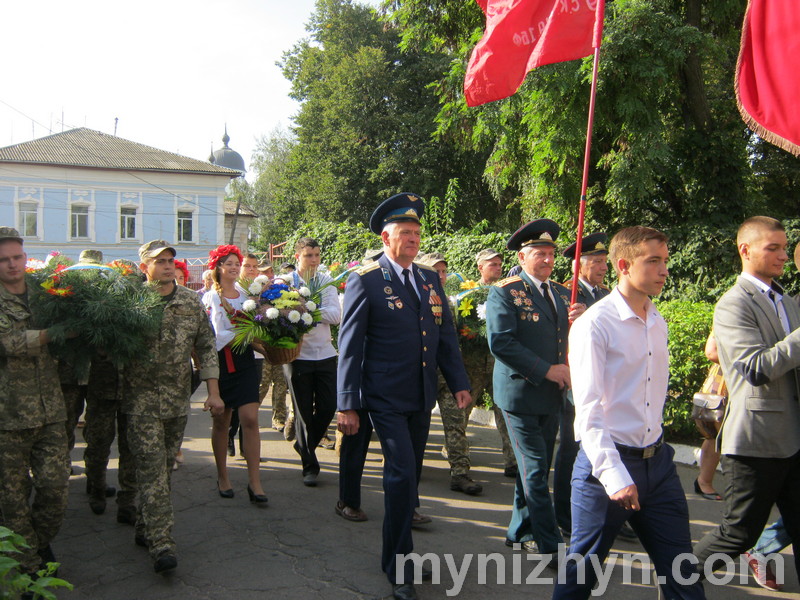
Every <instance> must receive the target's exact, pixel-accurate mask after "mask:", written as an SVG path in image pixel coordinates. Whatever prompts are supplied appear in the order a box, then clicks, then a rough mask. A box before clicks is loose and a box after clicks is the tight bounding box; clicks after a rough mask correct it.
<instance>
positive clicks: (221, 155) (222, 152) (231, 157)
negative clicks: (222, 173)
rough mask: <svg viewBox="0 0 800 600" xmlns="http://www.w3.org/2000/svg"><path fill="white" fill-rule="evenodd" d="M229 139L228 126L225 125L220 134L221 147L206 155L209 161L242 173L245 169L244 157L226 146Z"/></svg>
mask: <svg viewBox="0 0 800 600" xmlns="http://www.w3.org/2000/svg"><path fill="white" fill-rule="evenodd" d="M229 141H231V138H230V136H229V135H228V126H227V125H226V126H225V135H223V136H222V144H223V145H222V148H220V149H219V150H216V151H214V152H212V153H211V156H209V157H208V159H209V162H211V163H213V164H215V165H217V166H220V167H227V168H228V169H235V170H237V171H241V172H242V173H244V172H245V171H247V169H245V168H244V159H243V158H242V155H241V154H239V153H238V152H236V150H233V149H232V148H230V147H229V146H228V142H229Z"/></svg>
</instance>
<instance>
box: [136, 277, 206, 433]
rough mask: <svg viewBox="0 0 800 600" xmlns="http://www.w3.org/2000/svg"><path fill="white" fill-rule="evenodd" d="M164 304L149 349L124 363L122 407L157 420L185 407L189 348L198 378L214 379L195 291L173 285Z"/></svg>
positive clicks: (188, 387) (202, 310) (203, 312)
mask: <svg viewBox="0 0 800 600" xmlns="http://www.w3.org/2000/svg"><path fill="white" fill-rule="evenodd" d="M176 287H177V289H176V290H175V296H174V297H173V298H172V299H171V300H170V301H169V302H167V304H166V306H164V315H163V317H162V320H161V328H160V329H159V333H158V337H157V338H154V339H153V340H151V343H150V354H149V355H148V356H144V357H142V358H141V359H140V360H137V361H136V362H133V363H131V364H129V365H126V367H125V370H124V371H125V373H124V393H123V399H122V412H124V413H125V414H129V415H142V416H149V417H154V418H157V419H172V418H175V417H181V416H184V415H185V414H187V413H188V411H189V397H190V396H191V378H192V369H191V357H192V352H194V353H195V357H196V358H197V359H198V361H199V367H200V379H218V378H219V361H218V360H217V350H216V344H215V338H214V331H213V330H212V329H211V324H210V323H209V320H208V314H207V313H206V310H205V308H204V307H203V305H202V304H201V303H200V300H199V298H198V297H197V293H196V292H193V291H192V290H190V289H188V288H185V287H183V286H180V285H178V286H176Z"/></svg>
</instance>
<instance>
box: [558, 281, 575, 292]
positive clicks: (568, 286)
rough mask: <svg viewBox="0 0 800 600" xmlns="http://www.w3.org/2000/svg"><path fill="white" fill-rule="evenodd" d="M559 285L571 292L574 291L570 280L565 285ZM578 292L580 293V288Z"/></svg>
mask: <svg viewBox="0 0 800 600" xmlns="http://www.w3.org/2000/svg"><path fill="white" fill-rule="evenodd" d="M558 285H560V286H561V287H565V288H567V289H568V290H571V289H572V279H568V280H567V281H565V282H564V283H559V284H558ZM578 291H580V288H578Z"/></svg>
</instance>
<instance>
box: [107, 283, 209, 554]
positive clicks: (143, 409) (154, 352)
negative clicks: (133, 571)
mask: <svg viewBox="0 0 800 600" xmlns="http://www.w3.org/2000/svg"><path fill="white" fill-rule="evenodd" d="M150 350H151V352H150V355H149V356H146V357H143V358H142V359H141V360H139V361H137V362H135V363H131V364H130V365H127V366H126V367H125V371H124V376H123V382H124V383H123V393H122V412H123V413H124V414H125V415H127V419H128V444H129V445H130V449H131V452H132V453H133V456H134V459H135V465H136V483H137V487H138V489H139V512H138V515H137V519H136V535H137V537H139V536H141V537H142V538H143V539H145V540H146V541H147V543H148V546H149V548H150V555H151V556H152V557H153V558H154V559H155V558H157V557H158V555H159V554H161V553H162V552H164V551H170V552H174V551H175V541H174V540H173V539H172V526H173V521H174V518H173V511H172V501H171V499H170V477H171V474H172V466H173V464H174V462H175V455H176V454H177V453H178V449H179V448H180V446H181V441H182V439H183V431H184V429H185V428H186V420H187V414H188V411H189V395H190V394H189V393H190V391H191V377H192V373H191V367H190V364H191V363H190V360H189V359H190V358H191V355H192V351H193V350H194V352H195V355H196V356H197V358H198V360H199V364H200V378H201V379H203V380H205V379H210V378H211V379H216V378H219V364H218V361H217V350H216V345H215V339H214V332H213V330H212V329H211V325H210V324H209V322H208V315H207V314H206V311H205V309H204V308H203V305H202V304H201V303H200V301H199V300H198V298H197V294H196V293H195V292H193V291H192V290H190V289H188V288H184V287H181V286H176V290H175V295H174V296H173V297H172V299H171V300H169V301H168V302H167V303H166V305H165V306H164V316H163V319H162V321H161V330H160V332H159V336H158V338H156V339H153V340H152V342H151V345H150Z"/></svg>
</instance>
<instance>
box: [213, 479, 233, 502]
mask: <svg viewBox="0 0 800 600" xmlns="http://www.w3.org/2000/svg"><path fill="white" fill-rule="evenodd" d="M217 491H218V492H219V495H220V497H221V498H233V488H228V489H227V490H221V489H219V480H217Z"/></svg>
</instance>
